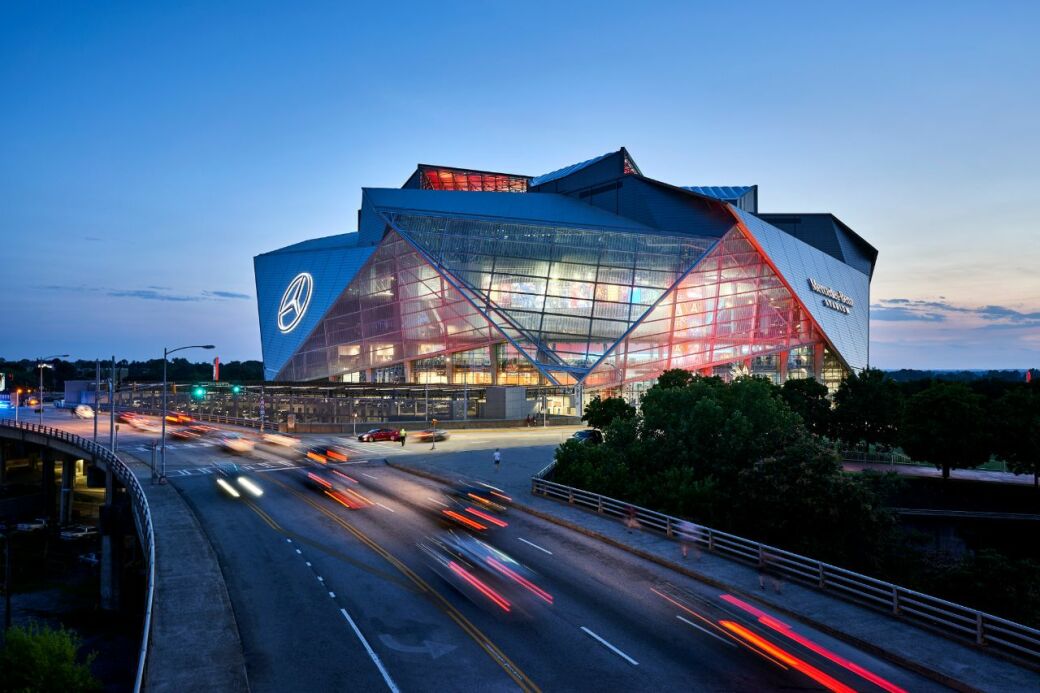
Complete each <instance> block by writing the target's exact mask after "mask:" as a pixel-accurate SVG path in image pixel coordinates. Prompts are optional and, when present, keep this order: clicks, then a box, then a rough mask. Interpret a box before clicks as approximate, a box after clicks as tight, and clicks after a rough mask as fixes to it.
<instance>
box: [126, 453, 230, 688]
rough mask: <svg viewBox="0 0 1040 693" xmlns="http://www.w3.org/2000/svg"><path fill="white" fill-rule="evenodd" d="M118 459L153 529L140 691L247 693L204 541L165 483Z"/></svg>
mask: <svg viewBox="0 0 1040 693" xmlns="http://www.w3.org/2000/svg"><path fill="white" fill-rule="evenodd" d="M119 455H120V457H121V458H122V459H123V460H124V461H125V462H127V463H128V464H129V465H130V466H131V468H132V469H133V470H134V471H135V473H137V474H138V475H139V477H138V478H141V479H142V481H141V486H142V488H144V492H145V495H146V496H147V497H148V507H149V510H150V511H151V514H152V524H153V527H154V530H155V553H156V563H155V601H154V602H153V606H152V636H151V644H150V646H149V649H148V662H147V669H146V672H145V686H144V687H145V688H146V689H147V690H148V691H189V690H219V691H232V692H235V691H248V690H249V683H248V681H247V679H246V668H245V659H244V657H243V654H242V642H241V640H240V638H239V634H238V626H237V624H236V623H235V615H234V612H233V611H232V609H231V600H230V598H229V597H228V592H227V586H226V585H225V583H224V575H223V573H221V570H220V565H219V564H218V562H217V556H216V554H215V553H214V551H213V547H212V546H211V545H210V542H209V539H208V538H207V537H206V535H205V533H204V532H203V531H202V527H201V526H200V525H199V523H198V520H197V519H196V518H195V514H194V513H193V512H192V511H191V509H190V508H189V507H188V504H187V503H186V502H185V501H184V499H183V498H182V497H181V495H180V493H178V491H177V490H176V489H175V488H174V487H173V486H172V485H171V484H163V485H158V484H151V483H149V480H148V474H149V469H148V467H147V465H145V464H144V463H143V462H142V461H141V460H139V459H137V458H135V457H134V456H133V455H131V454H128V453H127V452H125V451H120V453H119ZM142 472H143V474H142Z"/></svg>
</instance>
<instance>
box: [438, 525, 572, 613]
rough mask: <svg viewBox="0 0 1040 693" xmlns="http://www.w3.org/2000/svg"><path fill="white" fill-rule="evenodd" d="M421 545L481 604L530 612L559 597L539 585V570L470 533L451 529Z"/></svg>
mask: <svg viewBox="0 0 1040 693" xmlns="http://www.w3.org/2000/svg"><path fill="white" fill-rule="evenodd" d="M418 548H419V550H420V551H421V552H422V553H423V554H424V555H425V559H426V563H427V565H429V567H430V568H431V569H432V570H433V571H434V572H435V573H437V574H438V575H439V576H440V577H441V578H443V579H444V580H445V581H446V582H448V583H449V584H450V585H452V586H453V587H454V588H455V589H457V590H458V591H459V592H461V593H462V594H463V595H465V596H466V597H467V598H469V599H470V600H471V601H473V603H475V604H477V605H479V606H487V607H491V606H495V607H497V608H498V609H501V610H502V611H504V612H506V613H524V614H528V615H530V614H532V613H533V611H534V609H537V608H542V607H545V606H552V604H553V603H554V601H555V600H554V598H553V596H552V595H551V594H550V593H549V592H547V591H546V590H544V589H542V588H541V587H539V586H538V582H540V578H539V576H538V574H537V573H535V572H534V571H533V570H531V569H530V568H528V567H527V566H525V565H523V564H522V563H520V562H518V561H517V560H515V559H514V558H512V557H511V556H510V555H508V554H507V553H505V552H504V551H501V550H500V549H497V548H495V547H493V546H491V545H490V544H488V543H487V542H484V541H482V540H481V539H478V538H477V537H475V536H472V535H470V534H466V533H464V532H455V531H447V532H444V533H442V534H440V535H438V536H434V537H426V539H425V540H424V541H421V542H419V544H418Z"/></svg>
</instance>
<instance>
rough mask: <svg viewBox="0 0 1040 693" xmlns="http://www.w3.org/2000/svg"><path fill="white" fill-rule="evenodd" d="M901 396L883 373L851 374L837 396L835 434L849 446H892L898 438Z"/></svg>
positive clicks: (843, 382) (878, 371)
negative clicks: (860, 444) (861, 443)
mask: <svg viewBox="0 0 1040 693" xmlns="http://www.w3.org/2000/svg"><path fill="white" fill-rule="evenodd" d="M901 409H902V397H901V396H900V391H899V386H898V385H896V383H895V382H894V381H892V380H890V379H888V378H887V377H886V376H885V374H884V372H882V371H880V370H878V369H876V368H867V369H864V370H863V371H862V372H860V373H858V374H857V373H852V374H850V375H849V376H848V377H847V378H845V380H843V381H842V382H841V385H839V386H838V391H837V392H836V393H835V394H834V433H835V436H836V437H837V438H839V439H841V440H843V441H844V442H845V443H846V444H847V445H857V444H858V443H860V442H864V443H867V444H868V445H870V444H880V445H887V446H892V445H894V444H895V442H896V439H897V437H898V429H899V421H900V412H901Z"/></svg>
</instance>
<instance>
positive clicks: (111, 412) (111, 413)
mask: <svg viewBox="0 0 1040 693" xmlns="http://www.w3.org/2000/svg"><path fill="white" fill-rule="evenodd" d="M108 449H109V450H111V451H112V453H113V454H115V451H116V357H115V356H113V357H112V378H111V379H110V380H109V381H108Z"/></svg>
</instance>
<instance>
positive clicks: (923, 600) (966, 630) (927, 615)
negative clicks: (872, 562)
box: [531, 464, 1040, 663]
mask: <svg viewBox="0 0 1040 693" xmlns="http://www.w3.org/2000/svg"><path fill="white" fill-rule="evenodd" d="M554 466H555V465H553V464H551V465H549V466H548V467H546V468H545V469H543V470H541V471H540V472H539V473H538V475H537V476H534V477H532V478H531V493H533V494H534V495H538V496H544V497H546V498H551V499H555V500H560V501H566V502H567V503H570V504H571V505H578V506H581V507H584V508H588V509H590V510H594V511H596V512H597V513H599V514H601V515H610V516H613V517H619V518H628V517H631V515H632V513H633V512H634V513H635V517H636V519H637V520H638V521H639V523H640V525H641V526H642V527H643V528H644V529H649V530H653V531H655V532H660V533H661V534H664V535H665V536H667V537H675V536H676V530H677V527H678V525H679V523H680V522H682V521H683V520H682V519H681V518H678V517H673V516H671V515H665V514H664V513H659V512H657V511H655V510H649V509H647V508H642V507H639V506H635V505H632V504H631V503H625V502H624V501H619V500H616V499H614V498H610V497H608V496H603V495H600V494H598V493H591V492H589V491H584V490H582V489H580V488H574V487H573V486H565V485H563V484H558V483H556V482H553V481H548V480H546V479H544V478H543V477H544V475H546V474H548V473H549V472H550V471H551V470H552V468H553V467H554ZM697 528H698V532H697V533H696V536H695V537H692V538H691V540H692V541H695V542H696V543H697V544H698V545H700V546H702V547H703V548H705V549H706V550H707V551H709V552H711V553H715V554H718V555H721V556H725V557H727V558H730V559H733V560H737V561H740V562H743V563H749V564H751V565H755V566H759V567H761V568H769V569H770V570H773V571H776V572H777V573H780V574H782V575H783V576H784V577H786V578H788V579H791V580H796V581H798V582H800V583H802V584H805V585H809V586H810V587H814V588H816V589H820V590H827V591H828V592H830V593H832V594H833V595H834V596H837V597H839V598H841V599H846V600H849V601H854V602H858V603H860V604H865V605H867V606H870V607H872V608H874V609H878V610H883V611H887V612H889V613H891V614H892V615H895V616H898V617H902V618H904V619H906V620H908V621H913V622H916V623H920V624H923V625H927V626H930V627H932V628H934V629H937V630H938V631H939V632H941V633H942V634H944V635H946V636H948V637H954V638H958V639H970V640H971V641H972V642H973V643H974V644H975V645H977V646H980V647H993V648H996V649H1001V650H1004V651H1005V652H1009V653H1012V654H1016V655H1018V656H1021V657H1025V658H1026V659H1028V660H1030V661H1032V662H1034V663H1035V662H1038V661H1040V630H1036V629H1034V628H1030V627H1029V626H1025V625H1022V624H1020V623H1015V622H1014V621H1009V620H1008V619H1005V618H1001V617H999V616H994V615H992V614H988V613H985V612H983V611H978V610H977V609H972V608H970V607H967V606H962V605H960V604H954V603H953V602H948V601H946V600H945V599H939V598H938V597H933V596H930V595H927V594H923V593H921V592H916V591H914V590H910V589H907V588H905V587H900V586H899V585H894V584H892V583H890V582H885V581H884V580H878V579H875V578H872V577H868V576H866V575H860V574H859V573H854V572H852V571H851V570H845V569H844V568H839V567H838V566H834V565H830V564H829V563H824V562H823V561H817V560H815V559H812V558H807V557H805V556H800V555H798V554H795V553H791V552H790V551H784V550H783V549H779V548H776V547H775V546H769V545H768V544H762V543H760V542H757V541H752V540H750V539H745V538H743V537H738V536H736V535H734V534H729V533H727V532H722V531H719V530H717V529H712V528H711V527H705V526H703V525H697Z"/></svg>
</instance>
